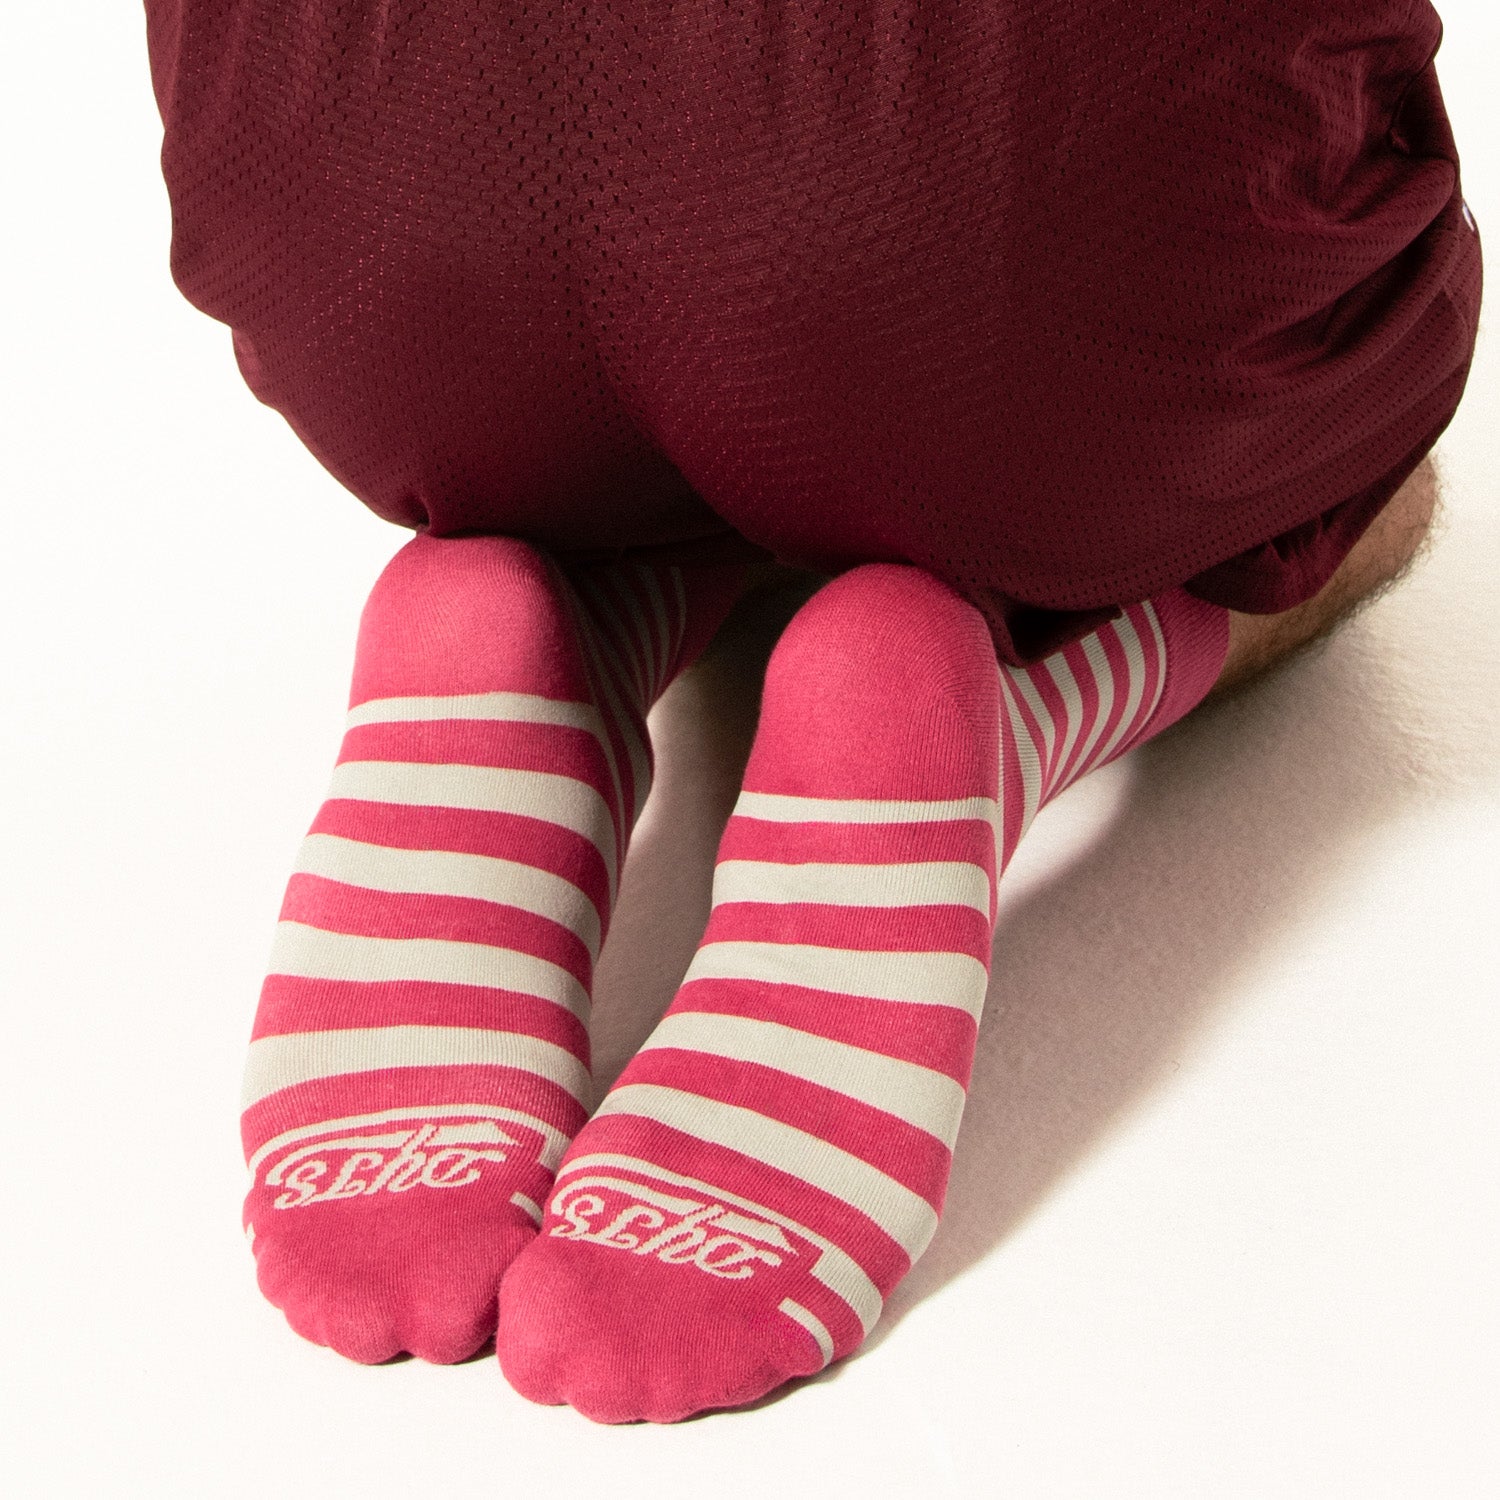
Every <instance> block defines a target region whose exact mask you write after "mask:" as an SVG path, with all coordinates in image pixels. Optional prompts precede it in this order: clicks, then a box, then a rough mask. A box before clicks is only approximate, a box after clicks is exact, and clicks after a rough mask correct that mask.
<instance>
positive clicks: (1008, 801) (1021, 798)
mask: <svg viewBox="0 0 1500 1500" xmlns="http://www.w3.org/2000/svg"><path fill="white" fill-rule="evenodd" d="M1000 701H1001V702H1002V703H1003V704H1007V705H1008V704H1009V703H1010V702H1012V701H1014V702H1016V703H1017V704H1019V706H1020V710H1021V714H1020V717H1021V722H1020V723H1019V724H1017V722H1016V719H1017V717H1018V715H1017V714H1015V713H1013V712H1011V711H1010V710H1009V709H1008V708H1007V709H1006V710H1005V711H1004V712H1002V714H1001V725H1000V729H1001V738H1000V755H1001V762H1000V765H1001V773H1000V795H1001V796H1002V797H1003V798H1004V799H1005V818H1004V824H1003V829H1002V844H1003V847H1002V848H1001V850H1000V868H1001V870H1002V871H1003V870H1004V869H1005V867H1006V866H1007V865H1009V864H1010V859H1011V855H1013V854H1014V853H1015V852H1016V847H1017V846H1018V845H1019V844H1020V842H1021V822H1022V819H1023V818H1024V817H1025V816H1026V781H1025V778H1024V777H1023V776H1022V774H1021V739H1020V737H1021V736H1026V737H1027V739H1028V740H1029V741H1030V743H1031V744H1032V745H1033V746H1035V745H1037V743H1038V741H1037V738H1036V735H1035V731H1034V729H1033V728H1032V727H1031V715H1030V714H1029V713H1028V712H1027V710H1026V705H1025V700H1024V699H1023V698H1022V697H1021V695H1020V694H1019V693H1015V692H1013V691H1011V690H1009V689H1007V690H1005V691H1003V692H1002V693H1001V700H1000ZM998 894H999V893H998V890H997V883H996V881H995V880H993V879H991V881H990V921H991V922H992V923H993V922H994V919H995V909H996V905H997V901H998Z"/></svg>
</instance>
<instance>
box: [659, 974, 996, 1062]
mask: <svg viewBox="0 0 1500 1500" xmlns="http://www.w3.org/2000/svg"><path fill="white" fill-rule="evenodd" d="M684 1011H699V1012H703V1013H706V1014H713V1015H725V1016H747V1017H749V1018H750V1019H751V1020H755V1021H774V1022H775V1023H776V1024H777V1025H780V1026H791V1027H794V1028H795V1029H796V1030H798V1031H805V1032H807V1033H808V1035H809V1036H820V1037H826V1038H827V1039H828V1040H829V1041H831V1042H847V1043H848V1044H849V1045H850V1046H851V1047H863V1048H865V1049H866V1050H867V1051H870V1052H879V1053H881V1054H882V1055H883V1056H885V1057H894V1058H897V1059H899V1060H900V1061H901V1062H909V1063H916V1064H917V1065H918V1066H919V1067H923V1068H932V1069H934V1070H935V1071H936V1072H939V1073H946V1074H947V1075H948V1077H950V1078H952V1079H955V1080H956V1081H957V1082H958V1083H960V1084H962V1085H963V1087H964V1088H968V1086H969V1074H970V1071H971V1070H972V1068H973V1065H974V1039H975V1035H976V1028H975V1024H974V1020H973V1018H972V1017H971V1016H970V1015H969V1014H968V1013H967V1012H966V1011H961V1010H958V1009H956V1008H954V1007H952V1006H938V1005H917V1004H908V1003H907V1002H905V1001H901V1000H865V999H862V998H860V997H859V996H855V995H840V996H839V997H838V1003H837V1004H836V1005H831V1004H829V1000H828V996H827V995H826V994H824V993H823V991H822V990H805V989H797V988H794V987H793V986H791V985H771V984H759V983H756V982H754V981H749V980H740V979H694V980H690V981H689V982H688V983H687V984H685V985H684V986H683V987H682V989H681V990H680V991H678V995H677V999H676V1000H675V1001H674V1002H673V1005H672V1014H673V1015H678V1014H680V1013H682V1012H684Z"/></svg>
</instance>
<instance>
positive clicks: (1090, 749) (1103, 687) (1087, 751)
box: [1063, 633, 1115, 786]
mask: <svg viewBox="0 0 1500 1500" xmlns="http://www.w3.org/2000/svg"><path fill="white" fill-rule="evenodd" d="M1078 645H1079V648H1080V650H1082V652H1083V655H1084V660H1085V661H1087V662H1088V667H1089V671H1090V672H1092V673H1093V677H1094V693H1095V697H1096V698H1097V700H1098V707H1097V710H1096V711H1095V714H1094V722H1093V723H1092V724H1091V725H1090V726H1089V732H1088V735H1087V737H1086V738H1085V739H1084V741H1083V743H1082V745H1080V746H1079V749H1078V754H1077V755H1076V756H1075V757H1074V759H1073V769H1072V771H1071V772H1070V773H1069V774H1068V779H1067V780H1066V781H1065V782H1064V783H1063V785H1064V786H1071V785H1072V784H1073V783H1074V782H1075V781H1077V780H1078V778H1079V777H1080V776H1083V775H1085V774H1086V773H1087V772H1088V771H1089V770H1090V768H1091V767H1092V766H1093V764H1094V761H1093V758H1092V757H1093V754H1094V749H1095V747H1096V746H1097V745H1098V743H1099V737H1100V735H1101V734H1103V732H1104V726H1105V724H1106V723H1107V722H1108V720H1109V711H1110V709H1112V708H1113V707H1114V705H1115V674H1114V668H1112V667H1111V666H1110V664H1109V658H1108V657H1107V656H1106V655H1105V654H1104V647H1103V646H1101V645H1100V644H1099V636H1098V634H1097V633H1095V634H1093V635H1086V636H1084V637H1083V639H1082V640H1080V641H1079V642H1078Z"/></svg>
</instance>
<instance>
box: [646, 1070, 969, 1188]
mask: <svg viewBox="0 0 1500 1500" xmlns="http://www.w3.org/2000/svg"><path fill="white" fill-rule="evenodd" d="M620 1083H621V1084H622V1085H623V1084H635V1083H654V1084H659V1085H661V1086H662V1087H664V1088H671V1089H678V1090H681V1091H682V1092H684V1093H689V1094H698V1095H701V1096H702V1097H703V1098H705V1099H716V1100H718V1101H719V1102H720V1103H721V1104H733V1105H737V1106H738V1107H739V1108H741V1109H748V1110H753V1111H754V1112H755V1113H756V1114H758V1115H765V1116H766V1117H767V1118H768V1119H772V1120H780V1121H781V1122H782V1124H784V1125H791V1126H793V1127H794V1128H795V1129H797V1130H803V1131H806V1132H807V1134H808V1135H813V1136H816V1137H817V1138H818V1139H819V1140H820V1141H826V1142H827V1143H828V1144H829V1145H830V1146H837V1147H838V1148H839V1150H840V1151H847V1152H848V1153H849V1155H850V1156H857V1157H858V1158H859V1159H860V1160H861V1161H866V1162H869V1164H870V1165H871V1166H872V1167H876V1168H878V1169H879V1170H880V1171H882V1172H884V1173H885V1175H886V1176H887V1177H891V1178H894V1179H895V1180H896V1181H897V1182H899V1183H900V1184H901V1185H902V1186H903V1187H906V1188H910V1190H911V1191H912V1192H914V1193H917V1194H919V1195H920V1196H921V1197H923V1198H925V1199H926V1200H927V1201H928V1202H929V1203H930V1204H931V1205H932V1206H933V1208H934V1210H937V1209H941V1208H942V1206H943V1190H944V1188H945V1187H946V1186H947V1182H948V1158H949V1152H948V1148H947V1147H946V1146H945V1145H944V1144H943V1143H942V1142H941V1141H940V1140H938V1139H937V1137H936V1136H932V1135H928V1133H927V1132H926V1131H925V1130H919V1129H918V1128H917V1127H916V1126H915V1125H909V1124H908V1123H907V1122H906V1121H905V1120H902V1119H899V1118H898V1117H897V1116H895V1115H889V1114H887V1113H886V1112H885V1111H884V1110H880V1109H875V1108H873V1107H872V1106H871V1105H868V1104H865V1103H864V1102H863V1101H861V1100H859V1099H854V1098H851V1097H850V1096H849V1095H848V1094H841V1093H839V1092H838V1090H837V1089H832V1088H824V1087H823V1086H822V1085H820V1084H816V1083H809V1082H808V1081H807V1080H806V1079H803V1078H798V1077H797V1076H796V1075H795V1074H792V1073H783V1072H782V1071H781V1070H780V1069H779V1068H768V1067H764V1066H762V1065H761V1064H760V1063H750V1062H740V1061H738V1060H737V1059H731V1058H726V1057H716V1056H714V1054H712V1053H710V1052H683V1051H679V1050H678V1049H677V1048H675V1047H652V1048H650V1049H649V1050H648V1051H645V1052H641V1053H638V1054H637V1055H636V1057H635V1058H634V1059H633V1060H632V1062H631V1064H630V1067H629V1069H628V1070H627V1071H626V1073H625V1076H624V1077H623V1078H622V1079H621V1080H620Z"/></svg>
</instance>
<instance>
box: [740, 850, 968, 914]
mask: <svg viewBox="0 0 1500 1500" xmlns="http://www.w3.org/2000/svg"><path fill="white" fill-rule="evenodd" d="M728 901H761V902H767V903H771V904H778V905H780V904H785V903H789V902H798V903H808V904H812V905H819V906H972V907H973V908H974V910H975V911H978V912H982V913H983V914H984V915H985V916H988V915H989V910H990V877H989V875H988V873H987V872H986V871H985V869H984V868H983V866H981V865H975V864H968V863H966V862H962V861H958V860H926V861H920V862H918V863H914V864H889V865H837V864H800V865H778V864H772V863H770V862H769V861H762V860H751V859H726V860H723V861H721V862H720V863H719V864H718V865H717V866H715V868H714V885H713V904H714V905H715V906H722V905H723V904H724V903H725V902H728Z"/></svg>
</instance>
